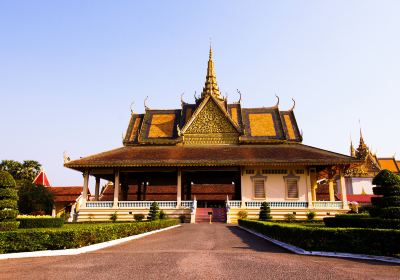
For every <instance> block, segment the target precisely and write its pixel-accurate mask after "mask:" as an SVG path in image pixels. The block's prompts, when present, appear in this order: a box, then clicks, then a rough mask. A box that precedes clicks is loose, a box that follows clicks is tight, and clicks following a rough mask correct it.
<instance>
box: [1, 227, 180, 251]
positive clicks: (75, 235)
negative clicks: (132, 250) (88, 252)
mask: <svg viewBox="0 0 400 280" xmlns="http://www.w3.org/2000/svg"><path fill="white" fill-rule="evenodd" d="M177 224H179V220H177V219H168V220H156V221H151V222H133V223H101V224H73V225H65V226H64V227H62V228H54V229H45V228H41V229H19V230H16V231H10V232H0V253H13V252H31V251H40V250H59V249H68V248H79V247H82V246H87V245H90V244H95V243H100V242H105V241H110V240H114V239H118V238H122V237H127V236H131V235H137V234H140V233H145V232H149V231H153V230H157V229H161V228H166V227H170V226H174V225H177Z"/></svg>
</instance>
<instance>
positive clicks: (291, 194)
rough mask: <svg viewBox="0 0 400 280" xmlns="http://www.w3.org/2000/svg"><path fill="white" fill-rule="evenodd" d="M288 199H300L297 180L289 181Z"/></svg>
mask: <svg viewBox="0 0 400 280" xmlns="http://www.w3.org/2000/svg"><path fill="white" fill-rule="evenodd" d="M286 184H287V197H288V198H299V186H298V185H297V180H296V179H287V180H286Z"/></svg>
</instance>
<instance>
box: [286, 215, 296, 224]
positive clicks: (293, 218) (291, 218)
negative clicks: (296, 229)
mask: <svg viewBox="0 0 400 280" xmlns="http://www.w3.org/2000/svg"><path fill="white" fill-rule="evenodd" d="M285 221H286V222H288V223H293V222H295V221H296V215H295V214H286V215H285Z"/></svg>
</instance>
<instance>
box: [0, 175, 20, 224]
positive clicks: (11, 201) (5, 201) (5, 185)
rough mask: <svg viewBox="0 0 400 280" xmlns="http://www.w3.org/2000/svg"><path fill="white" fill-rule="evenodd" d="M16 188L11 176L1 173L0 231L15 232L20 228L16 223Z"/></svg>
mask: <svg viewBox="0 0 400 280" xmlns="http://www.w3.org/2000/svg"><path fill="white" fill-rule="evenodd" d="M15 186H16V185H15V180H14V178H13V177H12V176H11V174H10V173H8V172H6V171H0V231H5V230H15V229H17V228H18V226H19V222H17V221H16V217H17V215H18V210H17V200H18V195H17V190H16V189H15Z"/></svg>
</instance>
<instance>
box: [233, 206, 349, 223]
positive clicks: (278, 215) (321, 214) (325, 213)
mask: <svg viewBox="0 0 400 280" xmlns="http://www.w3.org/2000/svg"><path fill="white" fill-rule="evenodd" d="M239 211H246V212H247V218H248V219H258V215H259V213H260V209H258V208H231V209H230V211H229V217H228V221H230V223H232V224H236V223H237V220H238V212H239ZM348 211H349V210H346V209H304V208H300V209H294V208H287V209H285V208H282V209H274V208H271V216H272V218H273V219H275V220H284V219H285V215H287V214H294V213H296V214H295V215H296V219H298V220H305V219H307V213H308V212H315V214H316V215H315V219H316V220H322V219H323V218H325V217H331V216H335V215H336V214H343V213H347V212H348Z"/></svg>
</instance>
